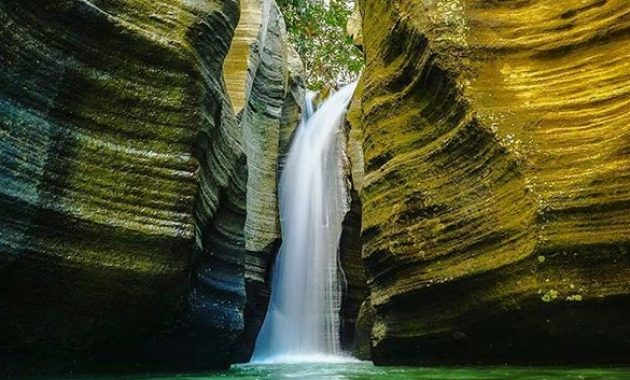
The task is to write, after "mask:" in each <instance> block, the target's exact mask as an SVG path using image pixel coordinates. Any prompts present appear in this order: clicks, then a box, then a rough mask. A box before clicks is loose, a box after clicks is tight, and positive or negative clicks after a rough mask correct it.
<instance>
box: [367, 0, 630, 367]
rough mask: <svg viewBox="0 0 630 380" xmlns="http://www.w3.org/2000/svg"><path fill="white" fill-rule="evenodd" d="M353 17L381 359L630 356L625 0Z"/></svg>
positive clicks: (410, 5) (468, 1)
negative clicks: (357, 21) (359, 45)
mask: <svg viewBox="0 0 630 380" xmlns="http://www.w3.org/2000/svg"><path fill="white" fill-rule="evenodd" d="M361 8H362V13H363V47H364V51H365V55H366V68H365V72H364V75H363V79H364V92H363V95H362V97H361V101H362V109H363V133H364V140H363V150H364V155H365V179H364V189H363V192H362V197H361V198H362V202H363V239H364V243H365V246H364V260H365V263H366V266H367V270H368V273H369V275H368V282H369V287H370V293H371V297H370V299H371V305H372V306H373V308H374V312H375V316H374V318H375V323H374V324H373V326H372V331H371V340H372V342H371V343H372V344H371V345H372V354H373V358H374V360H375V361H376V363H377V364H434V363H503V362H510V363H531V362H535V363H541V362H545V363H557V362H573V363H580V364H585V363H589V362H625V363H627V362H628V361H629V360H630V359H629V358H628V356H627V352H628V351H629V349H630V325H628V323H627V322H626V321H627V310H628V308H627V305H628V304H629V302H630V256H629V255H628V252H629V248H630V233H629V232H630V176H628V173H630V150H629V149H628V147H629V146H630V145H629V142H630V137H629V136H630V124H628V121H627V116H628V106H629V104H630V70H628V68H629V67H630V66H629V65H630V56H629V52H628V49H627V48H626V47H627V46H628V44H629V42H630V17H629V15H630V3H628V2H627V1H624V0H609V1H600V0H589V1H582V2H575V1H570V0H566V1H563V0H549V1H546V0H537V1H480V0H479V1H475V0H452V1H447V0H435V1H429V0H426V1H420V0H397V1H385V0H364V1H361ZM367 309H369V308H366V310H367ZM365 314H371V313H367V312H366V313H365ZM363 325H364V324H363Z"/></svg>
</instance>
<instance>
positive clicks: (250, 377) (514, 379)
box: [48, 362, 630, 380]
mask: <svg viewBox="0 0 630 380" xmlns="http://www.w3.org/2000/svg"><path fill="white" fill-rule="evenodd" d="M72 379H81V380H88V379H89V380H122V379H137V380H141V379H142V380H215V379H220V380H231V379H238V380H254V379H256V380H264V379H296V380H307V379H308V380H310V379H314V380H319V379H326V380H328V379H331V380H346V379H348V380H364V379H387V380H403V379H405V380H406V379H417V380H425V379H426V380H492V379H510V380H560V379H562V380H573V379H580V380H583V379H606V380H628V379H630V368H628V369H562V368H541V367H532V368H525V367H487V368H408V367H375V366H373V365H371V364H369V363H365V362H357V363H343V364H341V363H313V364H304V363H300V364H265V365H250V364H247V365H237V366H233V367H232V369H231V370H229V371H224V372H212V373H206V374H190V375H186V374H181V375H145V376H118V377H79V378H76V377H74V378H72ZM48 380H52V379H48ZM55 380H61V379H55ZM64 380H65V379H64Z"/></svg>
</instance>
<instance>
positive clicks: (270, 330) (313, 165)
mask: <svg viewBox="0 0 630 380" xmlns="http://www.w3.org/2000/svg"><path fill="white" fill-rule="evenodd" d="M355 87H356V84H355V83H353V84H351V85H348V86H346V87H344V88H342V89H341V90H340V91H339V92H337V93H335V94H334V95H332V96H331V97H330V98H329V99H328V100H326V101H325V102H324V103H323V104H322V105H321V106H320V108H319V109H318V110H317V111H316V112H315V113H314V114H312V115H309V111H310V112H312V108H308V107H310V106H311V105H310V104H307V112H306V113H305V114H306V117H305V118H304V119H303V120H302V123H301V124H300V126H299V127H298V130H297V134H296V136H295V139H294V141H293V144H292V146H291V149H290V150H289V155H288V158H287V162H286V164H285V167H284V170H283V172H282V175H281V177H280V186H279V196H280V218H281V225H282V245H281V247H280V251H279V252H278V258H277V260H276V264H275V266H274V271H273V274H272V284H271V299H270V301H269V307H268V309H267V315H266V317H265V321H264V323H263V326H262V329H261V331H260V334H259V335H258V339H257V340H256V346H255V348H254V354H253V357H252V362H295V361H322V360H324V361H327V360H331V359H334V358H335V357H336V356H337V355H339V354H340V353H341V352H340V351H341V350H340V346H339V309H340V306H341V286H342V282H341V278H342V272H341V269H340V268H339V265H338V258H337V249H338V245H339V238H340V236H341V227H342V221H343V218H344V215H345V213H346V212H347V211H348V199H347V197H348V194H347V190H346V183H345V181H346V179H345V176H344V174H343V162H342V160H343V157H344V152H343V149H344V147H343V142H344V141H345V139H344V138H343V135H342V132H341V128H340V127H341V125H342V122H343V117H344V115H345V110H346V108H347V106H348V103H349V102H350V98H351V97H352V93H353V92H354V88H355ZM307 102H309V103H310V101H307ZM308 116H310V117H308Z"/></svg>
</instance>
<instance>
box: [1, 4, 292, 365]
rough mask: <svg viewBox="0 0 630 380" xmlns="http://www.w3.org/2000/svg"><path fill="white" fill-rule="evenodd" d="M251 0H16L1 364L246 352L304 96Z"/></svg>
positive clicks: (5, 89)
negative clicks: (260, 265) (253, 261)
mask: <svg viewBox="0 0 630 380" xmlns="http://www.w3.org/2000/svg"><path fill="white" fill-rule="evenodd" d="M240 3H241V5H242V6H243V13H242V15H243V20H244V23H243V24H242V25H245V27H244V29H247V28H250V27H249V26H247V25H252V23H254V22H253V21H251V20H252V18H251V17H250V16H248V15H250V14H256V13H258V14H259V15H261V16H260V17H261V19H264V21H263V22H262V23H263V24H264V25H265V26H264V29H265V33H261V32H260V30H256V31H255V32H251V31H243V28H241V29H239V30H237V31H236V37H237V38H236V39H235V43H234V45H232V47H231V48H230V46H231V41H232V37H233V35H234V33H235V28H236V26H237V23H238V20H239V12H240V8H239V2H238V1H236V0H185V1H182V2H168V1H151V2H147V1H142V0H124V1H116V2H114V1H105V0H96V1H91V2H88V1H83V0H62V1H54V2H46V1H39V0H34V1H27V2H24V1H12V0H7V1H3V2H2V3H0V21H1V25H2V27H0V28H1V30H2V33H0V84H2V86H0V184H1V185H0V208H1V209H2V213H1V214H0V294H1V295H2V296H1V297H0V315H1V317H0V361H1V362H2V368H0V372H1V371H9V372H11V371H17V372H23V371H24V370H25V369H28V370H29V371H32V372H41V371H43V370H48V371H66V370H82V369H90V370H94V369H98V367H99V366H105V367H107V368H109V369H110V370H111V369H114V368H115V366H118V367H120V368H124V369H129V368H133V367H134V366H136V365H138V366H141V367H142V368H143V369H144V370H146V369H148V368H151V367H155V368H169V369H193V368H222V367H226V366H228V365H229V363H230V361H231V356H232V352H233V350H234V346H235V344H236V343H237V339H238V338H239V337H240V336H241V334H242V332H243V330H244V328H245V325H246V323H245V316H244V313H245V309H246V292H247V291H248V287H247V286H246V285H247V284H248V282H247V281H246V278H249V277H248V276H250V274H251V273H255V274H256V275H259V277H258V278H264V275H260V273H261V272H260V271H256V270H252V269H251V267H252V265H250V264H248V263H249V262H250V259H249V258H250V257H251V256H252V255H251V253H252V252H253V253H258V252H261V251H264V250H265V249H266V250H267V253H268V255H269V256H271V251H272V248H269V246H273V244H276V243H275V242H276V240H277V238H278V236H279V234H278V228H277V218H278V217H277V215H278V214H277V204H276V200H275V194H276V179H277V166H278V160H279V157H280V141H281V139H285V140H283V141H285V142H284V144H286V137H282V136H283V135H284V134H287V133H289V134H290V130H291V128H294V126H293V127H292V126H291V125H290V124H291V122H292V120H293V121H295V123H297V120H298V119H299V106H298V104H300V99H299V97H300V96H301V95H300V94H303V92H302V93H300V90H299V87H300V86H301V81H300V80H299V78H300V72H299V70H300V68H299V65H298V66H296V64H295V62H292V63H291V64H289V58H288V56H289V53H288V52H287V49H288V48H287V44H286V41H285V36H284V33H285V32H284V25H283V24H282V18H281V17H279V15H278V11H277V7H276V5H275V2H274V1H272V0H270V1H264V2H260V3H258V5H256V4H254V5H252V4H248V2H247V1H241V2H240ZM256 6H258V7H259V8H256ZM265 12H267V13H265ZM265 15H266V16H265ZM264 17H267V18H266V19H265V18H264ZM260 23H261V22H259V24H260ZM259 28H260V27H259ZM238 41H240V44H239V43H237V42H238ZM243 41H245V42H243ZM243 43H245V44H250V45H251V46H250V47H244V45H243ZM238 49H243V50H244V51H247V55H248V58H246V60H245V61H240V62H239V61H238V57H237V59H236V62H237V64H234V65H232V62H233V61H230V59H232V58H230V57H232V56H238V53H237V52H236V50H238ZM228 50H231V53H230V57H228V61H229V62H231V63H230V66H229V68H228V67H227V64H228V63H227V62H225V65H224V59H225V57H226V55H228ZM251 50H256V52H257V53H256V54H258V55H257V56H258V57H259V58H260V59H259V61H258V62H253V61H252V60H251V56H250V54H249V52H250V51H251ZM241 59H242V57H241ZM224 67H225V68H226V70H225V78H226V80H224V70H223V69H224ZM289 71H291V75H289ZM226 82H227V83H228V85H226ZM238 88H241V89H242V90H238ZM285 103H287V105H286V107H285ZM254 190H255V191H256V195H253V194H252V192H253V191H254ZM263 195H264V196H263ZM257 200H260V203H257ZM265 269H266V268H265ZM34 364H37V365H38V366H39V367H38V366H34Z"/></svg>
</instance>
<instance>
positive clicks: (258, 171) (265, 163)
mask: <svg viewBox="0 0 630 380" xmlns="http://www.w3.org/2000/svg"><path fill="white" fill-rule="evenodd" d="M241 6H242V7H243V10H242V12H241V15H242V18H241V21H240V23H239V26H238V27H237V29H236V32H235V33H236V37H235V39H234V41H233V43H232V47H231V49H230V54H229V55H228V57H227V59H226V62H225V65H224V67H225V73H226V81H227V82H228V91H229V92H230V96H231V97H232V99H234V100H235V103H234V107H235V111H236V112H238V117H239V123H240V128H241V131H242V133H243V142H244V146H243V151H244V153H245V155H246V157H247V177H246V178H247V179H246V188H245V189H244V190H245V194H246V200H245V209H246V215H245V223H244V228H243V239H244V242H245V249H246V255H245V272H244V277H245V284H246V292H247V305H246V308H245V329H244V332H243V334H242V336H241V339H240V341H239V347H238V349H237V351H236V352H235V354H234V360H235V361H237V362H242V361H248V360H249V358H250V356H251V352H252V350H253V347H254V343H255V338H256V336H257V334H258V331H259V329H260V326H261V325H262V322H263V320H264V317H265V313H266V311H267V303H268V299H269V283H268V282H269V274H270V273H269V272H270V270H271V264H272V262H273V258H274V257H275V254H276V251H277V249H278V246H279V243H280V225H279V214H278V193H277V183H278V177H279V169H280V167H279V166H280V164H281V161H282V157H283V155H284V153H286V150H287V149H288V144H289V142H290V139H291V136H292V133H293V130H294V129H295V128H296V126H297V124H298V122H299V120H300V115H301V107H302V104H303V102H304V84H303V79H302V78H303V71H304V70H303V67H302V62H301V60H300V58H299V57H297V54H296V53H295V51H294V50H293V48H291V47H290V46H289V44H288V42H287V38H286V29H285V25H284V19H283V17H282V15H281V14H280V10H279V8H278V6H277V5H276V3H275V1H273V0H248V1H243V2H241ZM241 66H242V67H246V68H247V70H246V72H247V76H246V79H244V84H242V82H243V79H242V78H241V77H242V75H243V70H242V69H241ZM235 68H236V69H235ZM239 107H240V108H239Z"/></svg>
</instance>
